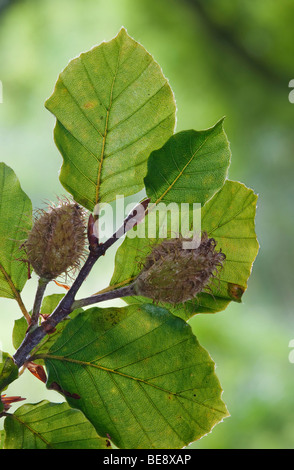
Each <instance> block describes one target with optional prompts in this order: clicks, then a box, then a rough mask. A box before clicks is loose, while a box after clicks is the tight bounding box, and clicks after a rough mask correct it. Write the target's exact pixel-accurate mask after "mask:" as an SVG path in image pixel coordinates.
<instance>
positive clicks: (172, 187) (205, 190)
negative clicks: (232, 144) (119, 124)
mask: <svg viewBox="0 0 294 470" xmlns="http://www.w3.org/2000/svg"><path fill="white" fill-rule="evenodd" d="M230 155H231V154H230V149H229V143H228V140H227V137H226V135H225V132H224V129H223V119H222V120H221V121H219V122H218V123H217V124H216V125H215V126H213V127H211V128H210V129H206V130H204V131H198V132H197V131H194V130H189V131H182V132H179V133H178V134H175V135H173V136H172V137H170V139H169V140H168V141H167V142H166V144H165V145H164V146H163V147H162V148H161V149H159V150H155V151H153V152H152V153H151V155H150V157H149V159H148V173H147V176H146V177H145V179H144V182H145V187H146V192H147V196H148V197H149V198H150V199H151V201H152V202H154V203H156V204H158V203H159V202H165V203H166V204H168V203H170V202H172V203H174V202H176V203H178V204H180V203H191V204H192V203H201V204H202V205H203V204H204V203H205V202H206V201H207V200H208V199H210V198H211V197H212V196H213V194H214V193H215V192H216V191H218V190H219V189H220V188H221V187H222V186H223V184H224V182H225V179H226V176H227V171H228V167H229V164H230Z"/></svg>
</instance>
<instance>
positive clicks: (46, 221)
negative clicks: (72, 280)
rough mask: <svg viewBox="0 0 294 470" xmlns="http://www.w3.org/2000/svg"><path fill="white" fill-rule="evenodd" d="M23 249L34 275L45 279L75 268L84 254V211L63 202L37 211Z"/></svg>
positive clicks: (66, 201)
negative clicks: (37, 213)
mask: <svg viewBox="0 0 294 470" xmlns="http://www.w3.org/2000/svg"><path fill="white" fill-rule="evenodd" d="M25 249H26V252H27V257H28V260H29V262H30V263H31V265H32V267H33V268H34V270H35V272H36V274H37V275H38V276H39V277H42V278H44V279H48V280H50V279H55V278H56V277H58V276H60V275H61V274H64V273H66V274H68V273H69V272H71V271H72V270H74V269H76V268H78V267H79V265H80V261H81V259H82V257H83V255H84V252H85V251H84V250H85V213H84V209H83V208H82V207H80V206H79V205H78V204H76V203H72V202H70V201H68V200H65V201H59V204H58V206H50V207H49V208H48V210H47V211H39V216H38V217H37V218H36V220H35V223H34V225H33V228H32V230H31V231H30V233H29V235H28V239H27V241H26V242H25Z"/></svg>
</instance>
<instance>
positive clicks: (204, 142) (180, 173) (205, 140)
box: [148, 134, 210, 212]
mask: <svg viewBox="0 0 294 470" xmlns="http://www.w3.org/2000/svg"><path fill="white" fill-rule="evenodd" d="M209 136H210V134H209V135H208V136H207V137H206V138H205V139H204V141H203V142H202V144H201V145H200V146H199V147H198V148H197V149H196V150H195V152H194V153H193V154H192V156H191V158H190V159H189V160H188V162H187V163H186V164H185V165H184V167H183V169H182V170H179V169H178V170H179V174H178V175H177V177H176V178H175V179H174V180H173V181H172V183H170V185H169V187H168V188H167V189H166V190H165V191H164V192H163V193H162V195H161V196H160V197H159V198H158V199H157V201H156V202H155V203H154V204H153V205H152V207H151V208H150V209H149V211H151V210H152V209H153V208H154V207H155V206H156V205H157V204H159V202H160V201H161V200H162V199H163V198H164V196H166V194H167V193H168V192H169V191H170V190H171V189H172V187H173V186H174V185H175V183H176V182H177V181H178V179H179V178H180V177H181V176H182V174H183V173H184V171H185V170H186V168H187V167H188V166H189V165H190V163H191V162H192V160H193V159H194V158H195V156H196V154H197V153H198V152H199V151H200V150H201V148H202V147H203V146H204V145H205V144H206V142H207V140H208V138H209ZM177 168H178V166H177ZM149 211H148V212H149Z"/></svg>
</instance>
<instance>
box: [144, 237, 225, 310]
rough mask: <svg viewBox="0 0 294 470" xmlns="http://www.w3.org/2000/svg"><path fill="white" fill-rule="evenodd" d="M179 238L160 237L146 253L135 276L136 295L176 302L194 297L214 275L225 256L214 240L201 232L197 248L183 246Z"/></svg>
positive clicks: (159, 300)
mask: <svg viewBox="0 0 294 470" xmlns="http://www.w3.org/2000/svg"><path fill="white" fill-rule="evenodd" d="M183 241H184V239H183V238H181V237H180V238H174V239H169V240H164V241H163V242H162V243H160V244H158V245H156V246H155V247H154V248H153V250H152V252H151V253H150V254H149V255H148V256H147V259H146V262H145V266H144V268H143V269H142V271H141V273H140V274H139V276H138V277H137V279H136V282H135V290H136V294H137V295H142V296H144V297H148V298H150V299H153V300H154V301H155V302H167V303H171V304H179V303H183V302H186V301H187V300H190V299H193V298H195V296H196V295H197V294H199V293H200V292H202V291H203V290H205V288H206V287H207V286H208V284H209V282H210V280H211V279H212V278H213V277H215V276H217V274H218V272H219V270H220V269H221V268H222V266H223V262H224V260H225V255H224V253H222V252H221V250H219V251H217V250H216V241H215V240H214V239H213V238H208V235H207V234H206V233H203V234H202V237H201V242H200V245H199V246H198V248H195V249H183Z"/></svg>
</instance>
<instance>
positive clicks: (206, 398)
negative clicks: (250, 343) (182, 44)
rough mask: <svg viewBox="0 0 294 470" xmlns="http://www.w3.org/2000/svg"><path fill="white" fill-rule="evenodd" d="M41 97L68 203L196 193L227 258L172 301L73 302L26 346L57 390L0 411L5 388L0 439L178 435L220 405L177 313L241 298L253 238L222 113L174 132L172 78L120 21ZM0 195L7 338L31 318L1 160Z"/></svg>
mask: <svg viewBox="0 0 294 470" xmlns="http://www.w3.org/2000/svg"><path fill="white" fill-rule="evenodd" d="M46 107H47V109H48V110H49V111H51V112H52V113H53V114H54V115H55V116H56V126H55V131H54V137H55V142H56V145H57V147H58V149H59V151H60V152H61V154H62V157H63V165H62V168H61V171H60V181H61V183H62V184H63V186H64V187H65V189H66V190H67V191H68V192H69V193H70V194H71V195H72V196H73V198H74V200H75V201H76V202H77V203H79V204H80V205H81V206H83V207H84V208H85V209H86V210H88V211H89V213H92V212H93V211H94V209H95V207H96V205H97V204H98V203H110V202H112V201H113V200H115V198H116V195H117V193H118V192H119V194H120V195H124V196H129V195H133V194H136V193H137V192H139V191H140V190H142V189H143V188H144V187H145V190H146V195H147V197H148V198H149V199H150V203H151V204H152V206H153V207H156V206H157V205H158V204H159V203H161V202H164V203H165V204H168V203H169V202H176V203H178V204H181V203H190V204H192V203H194V202H198V203H201V205H202V212H201V227H202V230H203V231H205V232H207V234H208V236H211V237H213V238H214V239H215V240H216V242H217V244H218V248H221V249H222V251H223V252H224V253H225V255H226V261H225V265H224V268H223V269H222V271H221V274H220V277H219V279H218V282H217V283H215V282H212V283H211V285H210V286H209V292H202V293H200V294H199V295H197V298H196V299H194V300H189V301H187V302H185V303H184V304H181V305H177V306H171V305H168V304H165V305H162V304H159V305H154V304H152V303H151V301H150V300H148V299H146V298H143V297H138V296H130V297H126V301H127V304H128V305H126V306H125V307H122V308H117V307H110V308H104V309H101V308H98V307H92V308H89V309H86V310H83V309H78V310H74V311H73V312H72V313H71V314H70V318H69V317H68V318H66V319H65V320H64V321H62V322H61V323H59V324H58V326H57V328H56V330H55V331H54V333H53V334H50V335H47V336H46V337H45V338H44V339H43V340H42V341H41V343H40V344H39V345H38V346H37V348H35V349H34V351H33V354H32V357H33V359H34V361H35V362H32V361H29V359H28V362H27V364H26V365H25V366H27V368H28V369H29V370H31V371H32V372H33V373H34V374H35V375H36V376H37V377H38V378H40V379H41V380H43V381H46V386H47V387H48V388H51V389H52V388H53V389H55V390H57V391H59V392H60V393H62V394H63V396H64V397H65V398H66V401H67V403H61V404H57V403H49V402H45V401H42V402H40V403H37V404H25V405H22V406H20V407H19V408H18V409H17V411H16V412H14V413H13V414H10V413H9V412H8V409H9V405H10V402H13V398H15V400H16V399H17V397H12V398H11V401H10V402H9V399H7V398H6V397H4V398H3V395H2V402H0V416H1V415H2V416H3V417H5V422H4V431H3V433H2V435H1V441H0V442H2V445H3V446H4V448H107V447H110V446H111V442H112V443H114V444H115V445H116V446H117V447H119V448H133V449H134V448H158V449H159V448H182V447H184V446H186V445H187V444H188V443H190V442H192V441H195V440H196V439H199V438H200V437H202V436H203V435H205V434H206V433H208V432H209V431H210V430H211V429H212V427H213V426H214V425H215V424H217V423H218V422H220V421H221V420H222V419H223V418H224V417H226V416H228V411H227V409H226V406H225V404H224V403H223V401H222V399H221V395H222V389H221V386H220V383H219V380H218V378H217V376H216V374H215V370H214V368H215V365H214V363H213V361H212V359H211V357H210V356H209V354H208V352H207V351H205V349H203V348H202V347H201V346H200V345H199V343H198V341H197V339H196V337H195V335H194V334H193V332H192V330H191V328H190V326H189V324H188V323H187V321H188V320H189V319H190V318H191V317H192V316H193V315H195V314H197V313H215V312H219V311H221V310H224V309H225V308H226V307H227V305H228V304H229V303H230V302H231V301H235V302H240V301H241V297H242V295H243V293H244V291H245V290H246V288H247V281H248V278H249V276H250V273H251V268H252V263H253V261H254V259H255V257H256V255H257V251H258V243H257V240H256V235H255V229H254V219H255V210H256V201H257V196H256V195H255V194H254V192H253V191H252V190H250V189H248V188H246V187H245V186H244V185H243V184H241V183H239V182H235V181H230V180H228V179H227V173H228V167H229V164H230V150H229V144H228V141H227V137H226V135H225V132H224V129H223V120H220V121H219V122H218V123H216V125H214V126H213V127H211V128H209V129H207V130H203V131H195V130H188V131H184V132H179V133H175V122H176V105H175V100H174V96H173V93H172V90H171V88H170V86H169V83H168V81H167V80H166V78H165V77H164V75H163V74H162V71H161V69H160V67H159V66H158V64H157V63H156V62H155V61H154V59H153V58H152V57H151V56H150V55H149V54H148V53H147V52H146V50H145V49H144V48H143V47H142V46H141V45H140V44H138V43H137V42H136V41H134V40H133V39H132V38H130V37H129V36H128V34H127V32H126V31H125V29H122V30H121V31H120V32H119V34H118V35H117V36H116V37H115V38H114V39H113V40H111V41H110V42H104V43H102V44H101V45H99V46H97V47H95V48H93V49H91V50H90V51H88V52H86V53H83V54H81V55H80V56H79V57H77V58H76V59H74V60H72V61H71V62H70V63H69V65H68V66H67V67H66V68H65V69H64V70H63V72H62V73H61V74H60V76H59V79H58V81H57V83H56V87H55V90H54V92H53V94H52V96H51V97H50V98H49V99H48V100H47V102H46ZM0 194H1V206H0V215H1V217H0V224H1V225H0V246H1V251H0V253H1V254H0V295H1V296H2V297H7V298H13V299H15V300H16V301H17V302H18V304H19V306H20V308H21V310H22V313H23V317H22V318H20V319H19V320H17V321H16V322H15V327H14V331H13V342H14V346H15V348H16V349H18V348H19V347H20V345H21V343H22V340H23V339H24V337H25V334H26V329H27V322H28V321H29V319H30V314H29V313H28V312H27V310H26V307H25V306H24V304H23V302H22V300H21V296H20V292H21V290H22V289H23V287H24V285H25V282H26V280H27V278H28V276H27V267H26V265H25V264H23V263H20V262H19V258H20V257H21V255H20V251H19V245H20V241H22V240H24V239H25V238H26V234H27V232H28V230H30V228H31V224H32V207H31V202H30V200H29V198H28V196H27V195H26V194H25V193H24V192H23V190H22V189H21V187H20V185H19V183H18V180H17V178H16V176H15V174H14V172H13V171H12V170H11V169H10V168H9V167H8V166H6V165H5V164H3V163H2V164H0ZM146 222H147V225H148V215H147V216H146ZM7 227H9V233H8V231H7ZM133 230H135V228H134V229H133ZM154 241H156V240H154ZM151 249H152V243H150V239H147V238H139V237H126V238H125V240H124V241H123V243H122V244H121V246H120V247H119V248H118V250H117V254H116V260H115V269H114V273H113V277H112V279H111V283H110V286H109V290H113V289H117V288H119V287H121V286H127V285H128V284H130V283H131V282H132V280H133V279H135V278H136V276H137V275H138V273H139V272H140V265H141V263H144V259H146V257H147V256H148V254H149V253H150V250H151ZM138 261H139V262H138ZM62 297H63V295H57V294H55V295H51V296H47V297H45V298H44V300H43V304H42V308H41V313H42V312H43V313H46V314H50V313H51V312H53V311H54V309H55V308H56V306H57V305H58V303H59V301H60V300H61V298H62ZM44 367H45V369H46V375H45V378H44V375H43V374H42V371H43V370H45V369H44ZM17 377H18V367H17V365H16V364H15V362H14V360H13V358H12V357H10V356H9V354H7V353H2V362H1V367H0V392H3V391H4V390H5V389H6V388H7V387H8V385H9V384H10V383H11V382H12V381H13V380H16V379H17ZM5 398H6V400H5Z"/></svg>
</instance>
